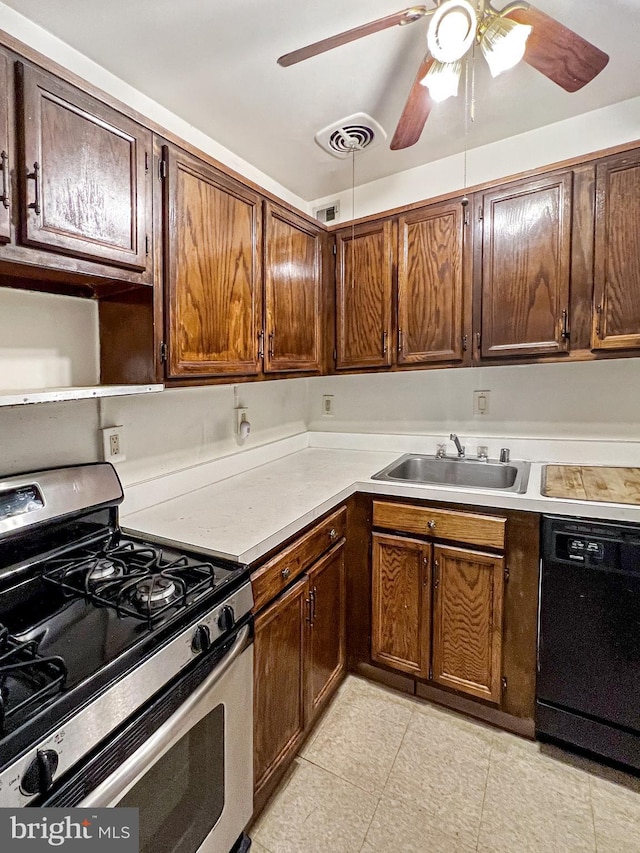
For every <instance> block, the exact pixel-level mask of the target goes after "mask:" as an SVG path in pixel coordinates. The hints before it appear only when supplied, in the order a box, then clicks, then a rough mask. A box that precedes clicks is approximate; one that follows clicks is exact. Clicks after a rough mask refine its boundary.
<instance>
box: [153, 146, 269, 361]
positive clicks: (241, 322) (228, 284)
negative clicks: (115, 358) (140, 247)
mask: <svg viewBox="0 0 640 853" xmlns="http://www.w3.org/2000/svg"><path fill="white" fill-rule="evenodd" d="M163 156H164V162H165V163H166V166H167V169H166V177H165V180H164V251H165V259H164V268H165V299H166V302H165V304H166V306H167V308H168V346H169V353H168V375H169V376H170V377H184V376H217V375H220V376H224V375H251V374H256V373H258V371H259V368H260V362H259V356H258V344H259V339H260V334H261V330H262V277H261V245H262V223H261V199H260V196H259V195H258V194H257V193H255V192H253V191H252V190H250V189H248V188H247V187H245V186H243V185H242V184H240V183H238V182H237V181H235V180H233V179H232V178H230V177H228V176H226V175H224V174H222V173H221V172H219V171H218V170H217V169H214V168H213V167H212V166H209V165H208V164H206V163H204V162H203V161H202V160H199V159H198V158H196V157H194V156H192V155H191V154H187V153H186V152H183V151H180V150H178V149H175V148H173V147H168V146H167V147H165V149H164V155H163Z"/></svg>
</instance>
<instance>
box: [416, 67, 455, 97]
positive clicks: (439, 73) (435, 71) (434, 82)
mask: <svg viewBox="0 0 640 853" xmlns="http://www.w3.org/2000/svg"><path fill="white" fill-rule="evenodd" d="M461 75H462V62H461V61H460V60H459V59H458V60H457V61H456V62H438V60H437V59H436V60H435V62H434V63H433V64H432V66H431V68H430V69H429V71H428V72H427V73H426V74H425V76H424V77H423V78H422V80H421V81H420V82H421V83H422V85H423V86H426V87H427V88H428V89H429V94H430V95H431V99H432V100H433V101H435V102H436V103H438V104H439V103H441V102H442V101H446V100H447V98H455V96H456V95H457V94H458V86H459V84H460V76H461Z"/></svg>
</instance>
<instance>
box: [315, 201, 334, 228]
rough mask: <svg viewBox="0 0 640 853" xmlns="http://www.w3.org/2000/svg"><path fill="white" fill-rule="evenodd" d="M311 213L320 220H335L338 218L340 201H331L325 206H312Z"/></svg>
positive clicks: (326, 221)
mask: <svg viewBox="0 0 640 853" xmlns="http://www.w3.org/2000/svg"><path fill="white" fill-rule="evenodd" d="M313 215H314V216H315V218H316V219H319V220H320V222H325V223H329V224H331V223H332V222H337V221H338V219H340V202H339V201H333V202H331V204H329V205H326V206H325V207H314V209H313Z"/></svg>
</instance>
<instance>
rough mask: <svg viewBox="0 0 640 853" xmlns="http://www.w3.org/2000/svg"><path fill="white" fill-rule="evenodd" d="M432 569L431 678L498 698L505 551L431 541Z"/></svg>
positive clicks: (481, 694)
mask: <svg viewBox="0 0 640 853" xmlns="http://www.w3.org/2000/svg"><path fill="white" fill-rule="evenodd" d="M433 573H434V575H433V595H434V600H433V674H432V678H433V681H435V682H436V683H438V684H442V685H444V686H446V687H451V688H453V689H455V690H459V691H461V692H463V693H468V694H469V695H471V696H476V697H479V698H480V699H486V700H487V701H489V702H495V703H498V702H500V695H501V686H502V685H501V678H502V674H501V667H502V600H503V583H504V557H498V556H494V555H492V554H485V553H482V552H480V551H471V550H467V549H466V548H449V547H446V546H443V545H434V548H433Z"/></svg>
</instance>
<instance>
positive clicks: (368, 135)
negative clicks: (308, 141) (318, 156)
mask: <svg viewBox="0 0 640 853" xmlns="http://www.w3.org/2000/svg"><path fill="white" fill-rule="evenodd" d="M386 138H387V134H386V133H385V132H384V130H383V129H382V127H380V125H379V124H378V122H377V121H375V119H372V118H371V116H369V115H367V114H366V113H354V114H353V115H351V116H347V117H346V118H343V119H340V121H336V122H334V123H333V124H330V125H329V126H328V127H325V128H323V129H322V130H319V131H318V132H317V133H316V135H315V137H314V139H315V141H316V142H317V143H318V145H319V146H320V147H321V148H322V149H323V150H324V151H327V152H328V153H329V154H331V155H332V156H333V157H340V158H345V157H349V156H350V155H351V152H352V151H356V152H357V151H364V149H365V148H373V147H374V146H375V145H379V144H380V143H381V142H384V140H385V139H386Z"/></svg>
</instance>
